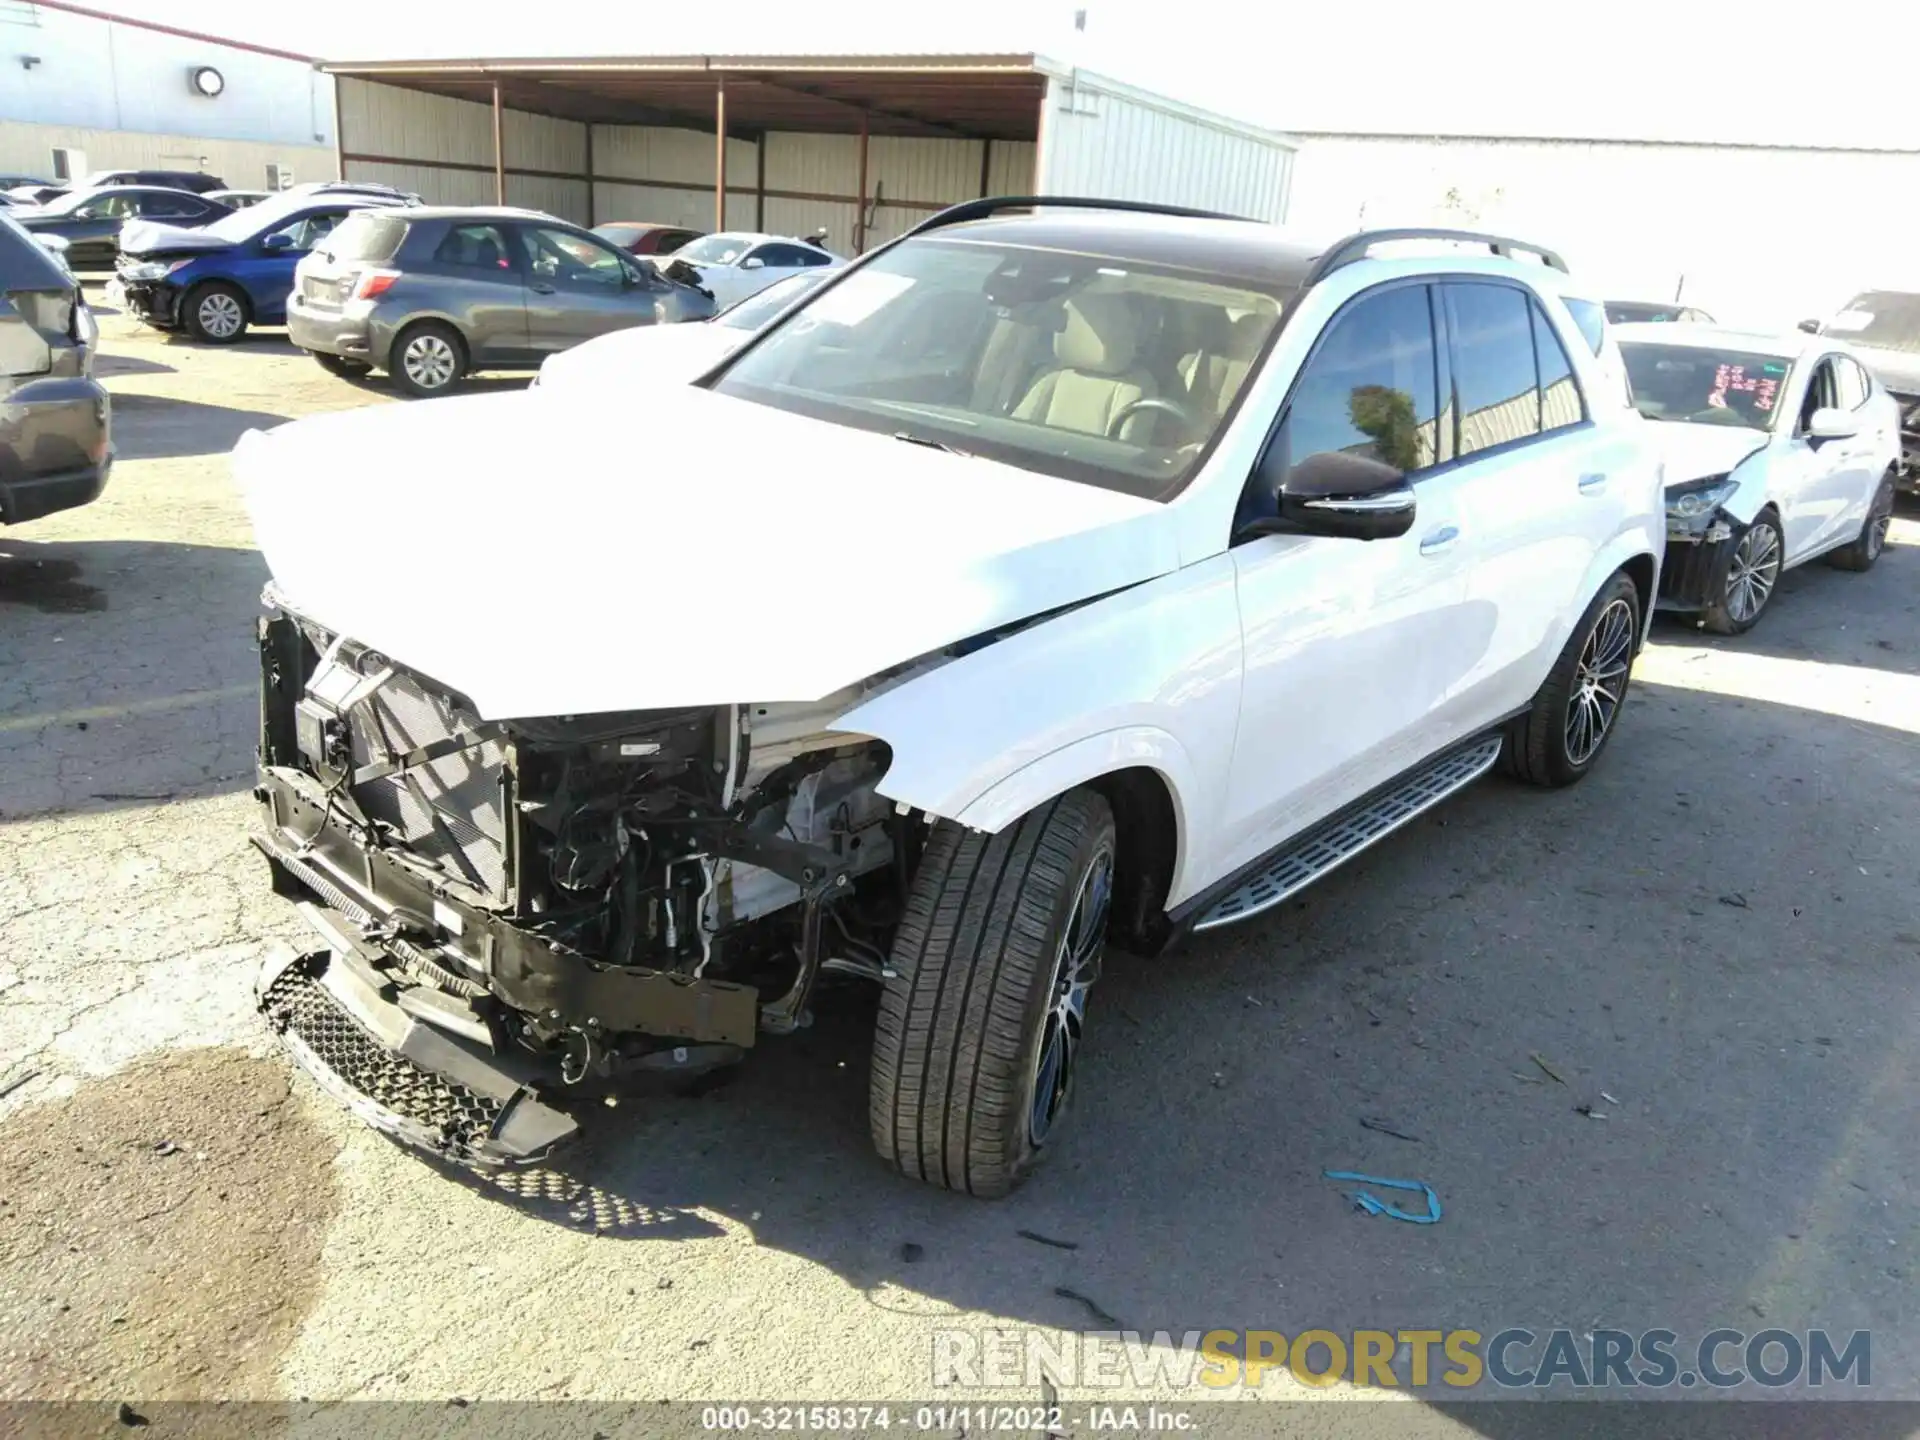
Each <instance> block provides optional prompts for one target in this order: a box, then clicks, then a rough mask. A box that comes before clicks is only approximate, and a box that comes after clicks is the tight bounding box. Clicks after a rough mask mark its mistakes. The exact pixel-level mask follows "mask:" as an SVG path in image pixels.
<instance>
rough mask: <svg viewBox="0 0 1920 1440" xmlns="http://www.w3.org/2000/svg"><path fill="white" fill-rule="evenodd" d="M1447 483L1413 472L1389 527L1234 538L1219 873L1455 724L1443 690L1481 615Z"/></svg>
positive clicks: (1452, 680) (1370, 782) (1477, 641)
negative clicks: (1237, 628)
mask: <svg viewBox="0 0 1920 1440" xmlns="http://www.w3.org/2000/svg"><path fill="white" fill-rule="evenodd" d="M1458 484H1459V477H1458V476H1446V475H1441V476H1435V477H1433V478H1431V479H1429V480H1425V481H1422V482H1420V484H1419V485H1418V486H1417V487H1416V493H1417V495H1418V497H1419V513H1418V515H1417V516H1416V518H1415V520H1414V523H1413V528H1412V530H1411V531H1409V532H1408V533H1407V534H1406V535H1403V536H1401V537H1400V538H1398V539H1396V540H1374V541H1362V540H1337V539H1320V538H1315V539H1307V538H1296V537H1291V536H1273V537H1268V538H1265V539H1261V540H1255V541H1252V542H1251V543H1248V544H1246V545H1243V546H1241V547H1240V548H1239V549H1237V550H1236V551H1234V561H1235V568H1236V570H1237V572H1238V585H1239V594H1240V621H1241V633H1242V636H1243V644H1244V659H1245V673H1244V679H1243V681H1242V686H1243V688H1242V692H1241V709H1240V729H1239V733H1238V735H1237V736H1236V737H1235V742H1234V756H1233V769H1232V773H1231V777H1230V779H1229V781H1228V784H1227V787H1226V798H1225V801H1224V804H1223V815H1222V819H1223V825H1222V834H1221V849H1222V855H1223V860H1224V863H1223V864H1222V865H1221V866H1220V867H1219V868H1220V869H1221V870H1222V872H1227V871H1231V870H1233V869H1236V868H1238V866H1240V865H1242V864H1245V863H1247V862H1248V861H1251V860H1253V859H1254V858H1256V857H1257V856H1259V855H1261V854H1263V853H1265V852H1266V851H1268V850H1270V849H1272V848H1274V847H1275V846H1277V845H1279V844H1281V843H1282V842H1283V841H1285V840H1287V839H1288V838H1289V837H1291V836H1293V835H1294V834H1297V833H1298V832H1299V831H1300V830H1302V829H1304V828H1305V827H1306V826H1308V825H1311V824H1312V823H1313V822H1314V821H1316V820H1319V819H1322V818H1324V817H1325V816H1327V815H1329V814H1331V813H1332V812H1333V811H1335V810H1337V809H1339V808H1340V807H1341V806H1342V805H1345V804H1347V803H1349V802H1351V801H1353V800H1355V799H1358V798H1359V797H1360V796H1361V795H1364V794H1365V793H1366V792H1367V791H1369V790H1372V789H1374V788H1376V787H1377V786H1379V785H1382V784H1384V783H1385V782H1387V781H1388V780H1391V779H1392V778H1393V777H1394V776H1395V775H1397V774H1399V773H1400V772H1401V771H1403V770H1405V769H1407V768H1408V767H1409V766H1410V765H1412V764H1414V763H1415V762H1416V761H1418V760H1419V759H1421V758H1422V757H1423V756H1425V755H1427V754H1431V753H1432V752H1433V751H1435V750H1439V749H1441V748H1443V747H1444V746H1446V745H1447V744H1449V743H1451V742H1452V741H1453V740H1456V739H1459V738H1461V736H1462V734H1464V733H1465V729H1464V727H1465V726H1466V725H1467V724H1468V723H1469V722H1468V720H1467V719H1466V717H1465V716H1464V715H1463V714H1461V713H1460V712H1459V711H1458V709H1457V708H1456V707H1453V706H1451V705H1450V704H1449V700H1450V697H1451V696H1452V695H1453V694H1454V693H1455V691H1456V690H1457V688H1458V685H1459V680H1460V677H1461V675H1462V674H1463V673H1465V671H1466V670H1467V669H1468V668H1469V666H1470V665H1471V664H1472V661H1473V657H1474V655H1475V654H1476V653H1477V652H1478V650H1479V648H1480V647H1481V646H1482V645H1483V644H1484V638H1483V637H1482V636H1481V635H1480V634H1479V633H1477V631H1478V629H1481V628H1484V627H1483V626H1481V625H1479V624H1478V623H1477V622H1476V620H1475V618H1474V617H1473V616H1471V615H1468V614H1467V613H1465V608H1464V603H1463V602H1464V599H1465V593H1466V575H1467V570H1468V566H1469V563H1470V562H1469V556H1470V555H1471V553H1472V551H1471V549H1470V546H1469V544H1468V542H1467V538H1466V534H1465V525H1464V522H1463V520H1462V518H1461V515H1460V511H1459V506H1458V504H1457V501H1456V492H1457V489H1458ZM1448 532H1452V539H1451V541H1449V539H1448ZM1423 548H1424V549H1425V551H1426V553H1424V554H1423V553H1422V550H1423Z"/></svg>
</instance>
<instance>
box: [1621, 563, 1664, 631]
mask: <svg viewBox="0 0 1920 1440" xmlns="http://www.w3.org/2000/svg"><path fill="white" fill-rule="evenodd" d="M1620 573H1622V574H1624V575H1625V576H1626V577H1627V579H1629V580H1631V581H1632V582H1633V589H1634V593H1635V594H1636V595H1637V596H1638V597H1639V600H1640V633H1639V634H1638V635H1636V636H1635V637H1634V641H1633V648H1634V649H1635V650H1638V649H1639V648H1640V647H1641V646H1642V645H1644V644H1646V642H1647V634H1648V622H1649V621H1651V620H1652V619H1653V606H1654V601H1655V600H1656V599H1658V598H1659V591H1660V562H1659V561H1657V560H1656V559H1654V557H1653V556H1652V555H1650V554H1648V553H1647V552H1646V551H1641V552H1640V553H1639V554H1638V555H1629V556H1628V557H1627V558H1626V560H1625V561H1624V562H1623V563H1622V564H1621V566H1620Z"/></svg>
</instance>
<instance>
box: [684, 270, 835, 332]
mask: <svg viewBox="0 0 1920 1440" xmlns="http://www.w3.org/2000/svg"><path fill="white" fill-rule="evenodd" d="M832 273H833V272H832V271H831V270H827V269H824V268H822V269H818V270H808V271H804V272H802V273H801V274H799V275H789V276H787V278H786V279H784V280H776V281H774V282H773V284H771V285H769V286H767V288H766V289H764V290H760V291H757V292H755V293H754V294H752V295H749V296H748V297H747V298H746V299H744V300H742V301H741V302H740V303H739V304H738V305H735V306H733V307H732V308H731V309H728V310H722V311H721V312H720V313H719V314H718V315H716V316H714V317H713V318H714V323H715V324H716V325H724V326H726V327H727V329H729V330H758V329H759V328H760V327H761V326H762V325H764V324H766V323H767V322H768V321H769V320H771V319H772V318H773V317H774V316H776V315H778V314H779V313H780V312H781V311H782V310H784V309H786V308H787V306H789V305H791V304H792V303H793V302H794V301H795V300H797V299H799V298H800V297H801V296H802V295H804V294H806V293H807V291H809V290H811V289H813V287H814V286H816V285H818V284H819V283H820V282H821V281H822V280H824V279H826V278H827V276H829V275H830V274H832Z"/></svg>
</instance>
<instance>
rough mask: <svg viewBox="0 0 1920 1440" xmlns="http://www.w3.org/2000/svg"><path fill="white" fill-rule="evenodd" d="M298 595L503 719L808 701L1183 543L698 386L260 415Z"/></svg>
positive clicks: (256, 445) (277, 551) (1151, 573)
mask: <svg viewBox="0 0 1920 1440" xmlns="http://www.w3.org/2000/svg"><path fill="white" fill-rule="evenodd" d="M233 463H234V474H235V478H236V480H237V481H238V482H239V483H240V486H241V488H242V491H243V493H244V495H245V498H246V503H247V508H248V510H249V512H250V514H251V516H252V519H253V527H254V534H255V537H256V539H257V540H258V542H259V545H260V548H261V550H262V552H263V553H264V554H265V557H266V560H267V564H268V566H269V568H270V569H271V570H272V572H273V576H274V580H275V583H276V584H277V585H278V586H279V588H280V591H281V593H282V594H283V595H284V596H285V598H286V600H287V602H288V603H289V604H290V605H291V606H292V607H293V608H294V609H296V610H298V611H299V612H300V613H302V614H304V615H307V616H309V617H310V618H312V619H313V620H315V621H317V622H319V623H320V624H322V625H325V626H327V627H328V628H330V629H333V630H336V631H339V632H342V633H344V634H347V635H349V636H351V637H353V638H354V639H356V640H358V641H361V642H362V643H364V644H367V645H369V646H372V647H373V648H375V649H377V650H380V651H382V652H384V653H386V654H388V655H390V656H392V657H393V658H394V659H395V660H398V661H400V662H401V663H402V664H405V665H408V666H410V667H412V668H414V669H416V670H418V671H420V672H422V673H423V674H425V675H427V676H428V677H430V678H432V679H434V680H437V681H438V682H440V683H441V684H443V685H446V686H448V687H450V688H452V689H454V690H457V691H460V692H462V693H464V694H465V695H466V696H467V698H468V699H470V700H471V701H472V702H473V703H474V705H475V706H476V707H477V708H478V709H479V711H480V713H481V715H482V716H483V717H485V718H489V719H505V718H511V717H515V716H535V715H564V714H589V713H593V712H597V711H607V710H627V709H654V708H666V707H671V706H681V705H707V704H728V703H744V702H750V701H782V700H815V699H819V698H820V697H822V696H824V695H827V694H829V693H831V692H832V691H834V690H837V689H839V688H841V687H842V686H845V685H850V684H853V683H855V682H856V681H859V680H862V679H864V678H866V677H868V676H870V675H874V674H876V673H878V672H880V671H882V670H884V669H886V668H888V667H889V666H892V665H895V664H898V663H900V662H903V661H907V660H911V659H913V658H914V657H916V656H919V655H922V654H925V653H927V652H929V651H932V650H937V649H939V648H940V647H942V646H944V645H948V644H951V643H953V642H954V641H957V640H961V639H964V638H966V637H968V636H971V635H977V634H979V633H981V632H983V631H986V630H991V629H994V628H996V627H998V626H1001V625H1005V624H1010V623H1012V622H1015V621H1018V620H1023V619H1026V618H1028V617H1030V616H1033V615H1036V614H1039V613H1041V612H1043V611H1046V610H1050V609H1053V608H1055V607H1057V606H1061V605H1066V604H1070V603H1072V602H1074V601H1077V600H1083V599H1087V598H1091V597H1093V596H1096V595H1100V594H1103V593H1106V592H1108V591H1111V590H1114V589H1118V588H1120V587H1122V586H1126V585H1130V584H1134V583H1137V582H1139V581H1143V580H1149V579H1152V578H1153V577H1155V576H1157V575H1161V574H1165V573H1167V572H1168V571H1170V570H1173V569H1174V568H1176V567H1177V565H1178V563H1179V557H1178V545H1177V541H1176V536H1175V530H1174V526H1173V525H1172V523H1171V519H1172V517H1171V515H1170V513H1169V512H1168V511H1167V509H1166V508H1165V507H1164V506H1162V505H1159V504H1157V503H1155V502H1153V501H1150V500H1141V499H1136V498H1134V497H1131V496H1125V495H1120V494H1116V493H1114V492H1112V491H1107V490H1102V489H1098V488H1096V487H1094V486H1090V485H1082V484H1076V483H1074V482H1072V481H1067V480H1056V479H1052V478H1050V477H1047V476H1044V475H1037V474H1034V473H1032V472H1030V471H1025V470H1020V469H1016V468H1014V467H1011V466H1006V465H1001V464H998V463H996V462H993V461H989V460H982V459H966V458H963V457H960V456H955V455H949V454H946V453H944V452H941V451H937V450H931V449H928V448H926V447H924V446H918V445H911V444H907V443H904V442H901V441H897V440H894V439H893V438H892V437H891V436H889V435H885V434H874V433H869V432H865V431H857V430H850V429H847V428H845V427H842V426H836V425H830V424H826V423H824V422H821V421H814V420H809V419H806V418H804V417H801V416H797V415H792V414H788V413H786V412H783V411H778V410H774V409H771V408H769V407H766V406H762V405H755V404H752V403H750V402H748V401H744V400H738V399H734V398H732V397H728V396H721V395H715V394H712V393H711V392H709V391H706V390H701V389H697V388H692V387H689V388H686V389H684V390H675V391H673V392H672V393H671V395H670V396H669V395H660V396H658V397H657V398H656V399H654V400H652V401H651V402H649V400H648V399H647V398H646V397H642V396H635V397H634V398H633V401H632V403H631V404H629V405H628V407H627V408H626V410H625V411H624V412H621V413H618V414H610V413H609V411H608V410H607V407H606V405H605V402H604V397H602V396H600V395H598V394H595V393H586V394H580V395H574V394H570V393H568V392H565V391H555V392H553V393H551V394H548V393H545V392H543V390H541V389H538V388H536V389H533V390H529V391H525V392H521V393H518V394H511V395H479V396H464V397H455V398H451V399H444V400H431V401H415V402H413V403H411V404H399V405H384V406H377V407H373V408H369V409H363V410H356V411H346V412H341V413H337V414H331V415H318V416H313V417H311V418H308V419H305V420H298V421H294V422H292V423H291V424H287V425H282V426H279V427H276V428H275V429H274V430H272V431H271V432H261V431H249V432H248V433H247V434H245V435H243V436H242V437H241V439H240V443H239V444H238V445H237V446H235V448H234V454H233Z"/></svg>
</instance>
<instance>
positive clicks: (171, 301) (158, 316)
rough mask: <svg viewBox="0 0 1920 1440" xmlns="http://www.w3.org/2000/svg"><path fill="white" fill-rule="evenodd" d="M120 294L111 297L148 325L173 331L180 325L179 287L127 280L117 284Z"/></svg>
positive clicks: (160, 282) (152, 281) (161, 282)
mask: <svg viewBox="0 0 1920 1440" xmlns="http://www.w3.org/2000/svg"><path fill="white" fill-rule="evenodd" d="M117 283H118V285H119V294H118V295H117V296H114V295H109V297H108V298H109V299H110V300H115V301H116V302H117V303H118V304H120V305H123V306H124V307H125V308H126V309H128V310H130V311H132V312H133V314H134V315H135V316H136V317H137V318H138V319H140V320H142V321H144V322H145V323H146V324H148V325H152V326H155V327H157V328H159V329H162V330H166V329H171V328H172V327H173V326H174V325H176V324H178V323H179V318H180V317H179V314H178V311H179V307H180V291H179V288H178V287H177V286H173V285H168V284H166V283H165V282H163V281H159V280H126V279H122V280H120V281H119V282H117Z"/></svg>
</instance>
